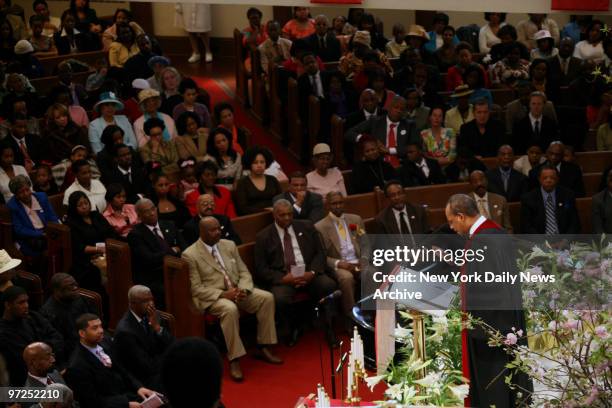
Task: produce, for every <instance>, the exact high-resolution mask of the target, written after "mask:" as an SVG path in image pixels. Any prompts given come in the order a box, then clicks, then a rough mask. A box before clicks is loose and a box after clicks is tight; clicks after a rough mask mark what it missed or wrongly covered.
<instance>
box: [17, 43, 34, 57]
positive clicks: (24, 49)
mask: <svg viewBox="0 0 612 408" xmlns="http://www.w3.org/2000/svg"><path fill="white" fill-rule="evenodd" d="M14 51H15V54H17V55H23V54H29V53H31V52H34V47H33V46H32V44H31V43H30V42H29V41H28V40H19V41H17V44H15V50H14Z"/></svg>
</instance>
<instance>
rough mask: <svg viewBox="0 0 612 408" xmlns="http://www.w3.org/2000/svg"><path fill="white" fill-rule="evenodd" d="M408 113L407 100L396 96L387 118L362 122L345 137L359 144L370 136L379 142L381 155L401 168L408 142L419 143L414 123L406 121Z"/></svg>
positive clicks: (379, 117) (381, 117)
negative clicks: (366, 136)
mask: <svg viewBox="0 0 612 408" xmlns="http://www.w3.org/2000/svg"><path fill="white" fill-rule="evenodd" d="M405 113H406V100H405V99H404V98H402V97H401V96H395V97H394V98H393V100H392V101H391V106H390V107H389V112H387V114H386V115H385V116H378V117H374V118H371V119H370V120H367V121H365V122H362V123H360V124H358V125H356V126H355V127H353V128H352V129H349V131H348V132H346V133H345V135H344V137H345V138H346V139H347V140H349V141H351V142H353V143H357V142H359V140H360V139H361V137H362V136H364V135H369V136H371V137H373V138H374V139H376V140H378V141H379V146H380V150H381V153H383V154H385V155H386V158H385V160H388V161H389V162H390V163H391V165H392V166H393V167H396V168H397V167H399V165H400V158H402V157H404V156H405V155H406V146H407V145H408V142H418V141H419V140H420V139H419V137H418V136H417V133H416V126H415V124H414V122H413V121H411V120H407V119H404V116H405Z"/></svg>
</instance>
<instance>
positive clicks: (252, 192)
mask: <svg viewBox="0 0 612 408" xmlns="http://www.w3.org/2000/svg"><path fill="white" fill-rule="evenodd" d="M270 164H271V163H270V162H268V160H267V159H266V155H265V154H264V152H263V149H262V148H261V147H259V146H253V147H250V148H248V149H247V151H246V152H245V153H244V156H243V158H242V166H243V167H244V168H245V169H249V170H250V172H249V175H248V176H246V177H242V178H241V179H240V180H239V181H238V185H237V186H236V207H237V210H238V214H240V215H246V214H254V213H256V212H260V211H263V210H264V209H266V208H269V207H272V199H273V198H274V197H276V196H277V195H278V194H281V193H282V190H281V186H280V184H279V182H278V180H277V179H276V178H275V177H273V176H269V175H267V174H265V171H266V168H268V166H269V165H270Z"/></svg>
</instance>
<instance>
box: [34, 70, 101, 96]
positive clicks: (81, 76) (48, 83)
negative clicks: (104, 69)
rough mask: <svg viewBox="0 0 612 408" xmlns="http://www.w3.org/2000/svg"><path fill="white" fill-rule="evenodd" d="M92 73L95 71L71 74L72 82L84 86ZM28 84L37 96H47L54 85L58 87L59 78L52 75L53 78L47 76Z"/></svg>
mask: <svg viewBox="0 0 612 408" xmlns="http://www.w3.org/2000/svg"><path fill="white" fill-rule="evenodd" d="M94 72H95V71H93V70H89V71H84V72H77V73H75V74H72V82H74V83H77V84H81V85H85V82H86V81H87V77H88V76H89V75H91V74H93V73H94ZM30 83H31V84H32V86H33V87H34V89H36V92H37V93H38V94H39V95H47V94H48V93H49V92H50V91H51V89H52V88H53V87H55V86H56V85H59V77H58V76H56V75H53V76H47V77H43V78H35V79H30Z"/></svg>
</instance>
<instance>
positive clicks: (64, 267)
mask: <svg viewBox="0 0 612 408" xmlns="http://www.w3.org/2000/svg"><path fill="white" fill-rule="evenodd" d="M46 232H47V253H48V256H49V274H50V276H53V275H54V274H56V273H59V272H63V273H70V269H71V268H72V239H71V237H70V228H69V227H68V226H67V225H64V224H54V223H49V224H47V227H46Z"/></svg>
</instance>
